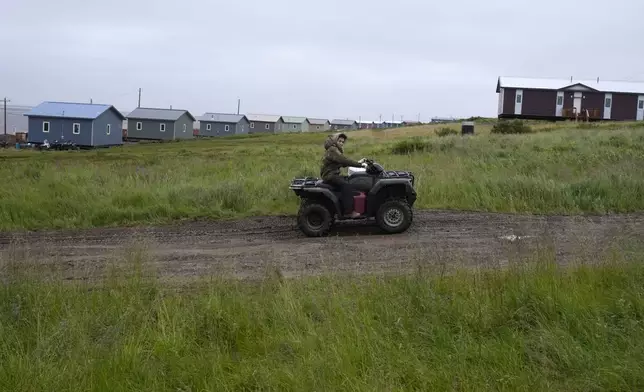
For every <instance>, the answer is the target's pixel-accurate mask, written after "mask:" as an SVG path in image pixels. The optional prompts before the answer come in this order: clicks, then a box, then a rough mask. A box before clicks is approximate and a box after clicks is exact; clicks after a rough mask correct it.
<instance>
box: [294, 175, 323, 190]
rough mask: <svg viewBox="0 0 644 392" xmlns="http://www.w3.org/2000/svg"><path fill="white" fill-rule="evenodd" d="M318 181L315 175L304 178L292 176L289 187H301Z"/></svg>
mask: <svg viewBox="0 0 644 392" xmlns="http://www.w3.org/2000/svg"><path fill="white" fill-rule="evenodd" d="M318 181H320V179H319V178H317V177H304V178H294V179H293V180H291V185H290V186H289V188H291V189H302V188H307V187H312V186H315V184H316V183H317V182H318Z"/></svg>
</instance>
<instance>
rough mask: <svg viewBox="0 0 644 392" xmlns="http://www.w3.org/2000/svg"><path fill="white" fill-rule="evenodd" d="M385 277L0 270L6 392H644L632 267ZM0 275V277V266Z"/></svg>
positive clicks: (642, 336) (0, 385)
mask: <svg viewBox="0 0 644 392" xmlns="http://www.w3.org/2000/svg"><path fill="white" fill-rule="evenodd" d="M542 257H544V258H540V259H537V260H536V262H535V263H531V264H523V265H522V266H518V265H515V266H513V267H511V268H508V269H503V270H501V269H488V270H472V269H470V270H458V271H457V272H455V273H453V274H449V275H441V274H437V273H431V272H427V271H425V270H423V269H419V270H418V272H417V273H415V274H411V275H408V276H397V277H381V276H369V277H365V276H362V277H350V276H344V277H335V278H333V277H328V276H327V277H311V278H306V279H298V280H284V279H281V278H280V276H279V274H272V275H267V277H266V279H264V280H262V281H258V282H254V283H248V282H239V281H227V280H224V279H216V278H215V279H213V280H210V281H204V282H199V283H194V284H193V285H192V286H183V288H182V290H177V289H176V288H175V289H173V288H171V287H170V286H166V285H161V284H159V283H158V282H157V281H156V280H155V279H154V277H145V273H143V270H144V268H143V265H142V260H143V259H142V258H139V257H136V256H135V257H134V258H132V259H130V260H128V263H130V264H127V265H126V266H127V268H126V269H125V270H127V271H130V272H131V273H130V274H129V276H124V275H120V274H118V273H114V274H111V275H109V274H108V276H107V277H106V278H105V280H104V281H103V282H100V284H97V285H95V284H92V285H90V284H88V283H64V282H62V281H60V280H59V281H54V280H47V279H45V278H44V277H43V276H40V277H38V278H35V277H31V276H30V275H29V274H28V273H27V272H26V271H25V269H24V268H22V267H20V266H19V265H13V266H12V265H11V264H8V265H5V267H6V268H5V271H4V273H3V275H4V276H5V277H6V279H7V281H6V282H5V284H3V285H2V286H0V363H2V366H0V389H1V390H5V391H26V390H30V391H31V390H52V391H54V390H55V391H61V392H62V391H79V390H83V391H121V390H137V391H204V390H211V391H232V390H259V389H261V390H274V391H278V390H279V391H311V390H342V391H400V390H458V391H482V390H506V391H584V392H586V391H599V390H628V389H630V390H641V389H642V388H644V343H643V342H644V328H643V326H642V323H643V317H644V285H643V283H642V282H644V263H643V262H644V259H641V254H640V260H635V261H633V262H627V261H623V260H620V259H619V258H615V259H609V260H604V261H603V262H601V263H600V262H598V261H597V260H596V262H597V265H594V266H591V265H577V266H571V267H567V268H563V267H556V266H555V265H554V263H553V261H552V259H551V258H549V257H545V256H542ZM0 266H2V265H1V264H0Z"/></svg>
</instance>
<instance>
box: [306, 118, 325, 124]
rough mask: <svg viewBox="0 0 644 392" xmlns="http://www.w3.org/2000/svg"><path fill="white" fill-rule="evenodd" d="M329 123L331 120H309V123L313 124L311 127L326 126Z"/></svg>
mask: <svg viewBox="0 0 644 392" xmlns="http://www.w3.org/2000/svg"><path fill="white" fill-rule="evenodd" d="M328 121H329V120H327V119H324V118H309V123H311V125H324V124H326V123H327V122H328Z"/></svg>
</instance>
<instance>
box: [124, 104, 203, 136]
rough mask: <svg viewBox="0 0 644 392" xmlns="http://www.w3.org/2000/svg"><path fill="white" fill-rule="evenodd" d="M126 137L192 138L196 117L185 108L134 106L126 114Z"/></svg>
mask: <svg viewBox="0 0 644 392" xmlns="http://www.w3.org/2000/svg"><path fill="white" fill-rule="evenodd" d="M127 120H128V121H127V138H128V139H142V140H176V139H192V138H194V132H193V127H194V122H195V121H196V119H195V118H194V117H193V115H192V114H190V112H189V111H187V110H182V109H158V108H136V109H134V110H133V111H132V112H130V113H129V114H128V115H127Z"/></svg>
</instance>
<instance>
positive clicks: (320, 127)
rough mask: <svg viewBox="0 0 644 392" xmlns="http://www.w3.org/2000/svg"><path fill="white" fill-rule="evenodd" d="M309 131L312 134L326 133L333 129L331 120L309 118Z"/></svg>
mask: <svg viewBox="0 0 644 392" xmlns="http://www.w3.org/2000/svg"><path fill="white" fill-rule="evenodd" d="M308 120H309V131H310V132H324V131H328V130H329V129H331V123H329V120H326V119H323V118H309V119H308Z"/></svg>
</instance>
